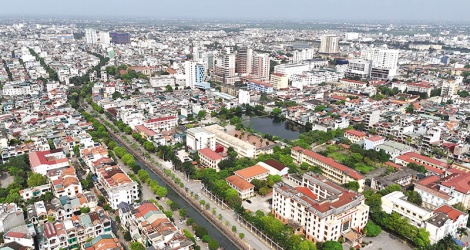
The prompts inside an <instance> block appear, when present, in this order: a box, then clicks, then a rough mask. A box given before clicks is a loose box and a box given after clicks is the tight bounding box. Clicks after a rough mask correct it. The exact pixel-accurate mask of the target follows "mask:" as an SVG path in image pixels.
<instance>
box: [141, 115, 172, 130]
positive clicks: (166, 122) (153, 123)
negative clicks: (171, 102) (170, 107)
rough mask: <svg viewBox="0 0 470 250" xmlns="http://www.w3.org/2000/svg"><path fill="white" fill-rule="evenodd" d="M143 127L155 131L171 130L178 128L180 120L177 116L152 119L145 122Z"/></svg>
mask: <svg viewBox="0 0 470 250" xmlns="http://www.w3.org/2000/svg"><path fill="white" fill-rule="evenodd" d="M143 125H144V126H145V127H147V128H149V129H151V130H154V131H164V130H170V129H172V128H174V127H176V126H178V118H177V117H175V116H167V117H158V118H152V119H149V120H147V121H145V122H144V124H143Z"/></svg>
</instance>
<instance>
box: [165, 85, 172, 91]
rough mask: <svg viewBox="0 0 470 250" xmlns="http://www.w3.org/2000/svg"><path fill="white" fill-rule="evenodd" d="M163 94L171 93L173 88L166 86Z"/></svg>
mask: <svg viewBox="0 0 470 250" xmlns="http://www.w3.org/2000/svg"><path fill="white" fill-rule="evenodd" d="M165 92H173V88H172V87H171V86H170V85H166V87H165Z"/></svg>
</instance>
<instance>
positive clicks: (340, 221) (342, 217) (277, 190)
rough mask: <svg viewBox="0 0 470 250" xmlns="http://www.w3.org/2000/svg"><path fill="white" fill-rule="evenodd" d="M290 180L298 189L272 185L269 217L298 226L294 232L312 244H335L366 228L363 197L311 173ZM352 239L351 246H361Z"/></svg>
mask: <svg viewBox="0 0 470 250" xmlns="http://www.w3.org/2000/svg"><path fill="white" fill-rule="evenodd" d="M292 178H295V180H294V183H296V184H298V186H295V187H294V186H290V185H288V184H286V183H278V184H276V185H275V186H274V188H273V203H272V214H273V215H274V217H276V218H277V219H279V220H281V221H282V222H284V223H288V222H292V223H295V224H297V225H298V227H296V231H295V233H298V234H304V235H305V237H306V239H307V240H312V241H315V242H318V241H320V242H323V241H330V240H331V241H336V240H338V239H339V238H340V237H341V236H345V237H347V236H346V235H351V234H352V235H354V236H357V235H356V232H355V231H353V229H354V230H359V231H361V230H362V229H363V228H364V227H365V226H366V224H367V220H368V218H369V206H367V205H365V198H364V196H363V195H362V194H360V193H356V192H354V191H351V190H347V189H345V188H343V187H341V186H339V185H336V184H333V183H331V182H329V181H327V180H326V179H325V178H324V177H322V176H320V175H315V174H312V173H306V174H304V175H303V176H302V177H301V178H299V177H292ZM352 238H353V245H356V244H358V243H360V242H354V241H355V239H356V238H355V237H352ZM359 238H360V237H359ZM359 241H360V240H359Z"/></svg>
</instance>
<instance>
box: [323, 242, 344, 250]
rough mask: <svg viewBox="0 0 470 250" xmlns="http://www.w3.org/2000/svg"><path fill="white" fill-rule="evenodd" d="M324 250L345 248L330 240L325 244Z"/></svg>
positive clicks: (341, 249)
mask: <svg viewBox="0 0 470 250" xmlns="http://www.w3.org/2000/svg"><path fill="white" fill-rule="evenodd" d="M323 250H343V246H342V245H341V243H339V242H337V241H331V240H329V241H325V243H324V244H323Z"/></svg>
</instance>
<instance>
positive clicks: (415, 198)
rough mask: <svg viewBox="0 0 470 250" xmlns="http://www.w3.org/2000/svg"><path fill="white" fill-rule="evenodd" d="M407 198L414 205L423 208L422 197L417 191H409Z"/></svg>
mask: <svg viewBox="0 0 470 250" xmlns="http://www.w3.org/2000/svg"><path fill="white" fill-rule="evenodd" d="M406 196H407V197H408V201H409V202H411V203H413V204H416V205H418V206H421V204H422V203H423V199H422V198H421V195H420V194H419V193H418V192H416V191H407V192H406Z"/></svg>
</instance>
